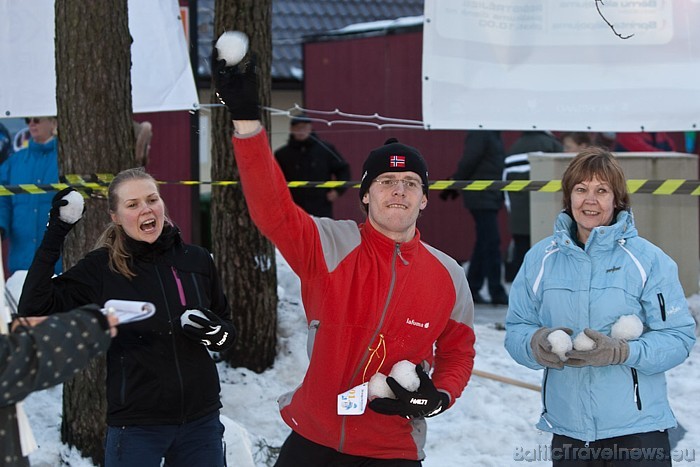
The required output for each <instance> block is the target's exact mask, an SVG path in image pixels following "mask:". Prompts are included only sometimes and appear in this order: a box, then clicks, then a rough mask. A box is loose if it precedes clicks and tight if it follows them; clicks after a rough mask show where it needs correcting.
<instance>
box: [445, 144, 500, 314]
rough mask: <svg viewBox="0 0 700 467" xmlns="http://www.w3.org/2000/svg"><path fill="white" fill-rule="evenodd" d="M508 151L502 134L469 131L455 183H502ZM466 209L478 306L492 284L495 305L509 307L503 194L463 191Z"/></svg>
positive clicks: (471, 274) (469, 277)
mask: <svg viewBox="0 0 700 467" xmlns="http://www.w3.org/2000/svg"><path fill="white" fill-rule="evenodd" d="M504 159H505V151H504V149H503V142H502V141H501V132H500V131H492V130H488V131H487V130H481V131H469V132H468V133H467V136H466V139H465V141H464V151H463V152H462V159H460V161H459V165H458V166H457V171H456V172H455V173H454V175H452V179H453V180H501V177H502V176H503V167H504ZM455 194H456V192H455V191H444V192H443V193H441V194H440V198H442V199H443V200H444V199H447V198H449V197H454V196H455ZM462 196H463V199H464V207H465V208H467V209H468V210H469V212H470V213H471V215H472V217H473V218H474V225H475V227H476V243H475V244H474V249H473V251H472V257H471V260H470V262H469V269H468V271H467V281H468V282H469V288H470V289H471V292H472V297H474V303H487V301H486V299H485V298H483V297H482V296H481V293H480V292H479V291H480V290H481V288H482V286H483V285H484V281H486V282H487V283H488V290H489V295H490V296H491V303H492V304H494V305H507V304H508V295H507V294H506V291H505V288H504V287H503V284H502V283H501V267H502V260H501V250H500V247H501V236H500V233H499V229H498V211H499V210H500V209H501V206H503V194H502V193H501V192H500V191H490V190H486V191H462Z"/></svg>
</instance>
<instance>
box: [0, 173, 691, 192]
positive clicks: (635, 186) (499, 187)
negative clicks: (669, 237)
mask: <svg viewBox="0 0 700 467" xmlns="http://www.w3.org/2000/svg"><path fill="white" fill-rule="evenodd" d="M113 178H114V175H111V174H92V175H75V174H71V175H66V176H65V177H61V183H47V184H39V185H37V184H21V185H0V196H12V195H18V194H43V193H47V192H51V191H58V190H62V189H63V188H66V187H67V186H73V187H76V188H78V189H81V190H84V191H87V192H92V191H98V192H99V191H104V189H105V187H107V186H108V185H109V183H110V182H111V181H112V179H113ZM158 183H159V184H162V185H185V186H199V185H211V186H230V185H231V186H236V185H238V183H239V182H238V181H235V180H220V181H199V180H178V181H167V180H166V181H162V180H158ZM288 186H289V187H291V188H359V187H360V182H358V181H334V180H330V181H318V182H315V181H291V182H288ZM429 189H431V190H446V189H453V190H463V191H507V192H521V191H529V192H538V193H556V192H559V191H561V181H560V180H545V181H538V180H509V181H506V180H433V181H431V182H430V184H429ZM627 189H628V190H629V192H630V193H648V194H654V195H691V196H698V195H700V180H686V179H666V180H642V179H639V180H627Z"/></svg>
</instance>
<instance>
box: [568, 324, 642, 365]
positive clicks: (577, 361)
mask: <svg viewBox="0 0 700 467" xmlns="http://www.w3.org/2000/svg"><path fill="white" fill-rule="evenodd" d="M583 332H584V333H585V334H586V335H587V336H588V337H590V338H591V339H593V341H594V342H595V348H594V349H593V350H572V351H570V352H567V354H566V356H567V357H569V359H568V360H567V361H566V362H565V364H566V365H567V366H573V367H582V366H607V365H619V364H621V363H624V362H625V360H627V357H629V354H630V346H629V345H628V344H627V341H625V340H624V339H615V338H614V337H609V336H606V335H605V334H603V333H602V332H598V331H595V330H593V329H589V328H586V329H584V330H583Z"/></svg>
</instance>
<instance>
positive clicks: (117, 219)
mask: <svg viewBox="0 0 700 467" xmlns="http://www.w3.org/2000/svg"><path fill="white" fill-rule="evenodd" d="M70 190H72V189H71V188H68V189H66V190H64V191H63V192H59V193H58V194H57V195H56V196H55V197H54V201H53V207H52V209H51V212H50V217H49V223H48V226H47V230H46V233H45V235H44V238H43V240H42V243H41V245H40V246H39V249H38V250H37V253H36V255H35V256H34V261H33V262H32V265H31V267H30V268H29V271H28V273H27V277H26V279H25V282H24V288H23V290H22V296H21V298H20V302H19V314H20V315H28V314H41V315H48V314H53V313H60V312H63V311H66V310H69V309H71V308H74V307H76V306H80V305H83V304H86V303H98V304H104V303H105V302H106V301H107V300H109V299H120V300H141V301H147V302H151V303H153V305H155V308H156V312H155V314H154V315H153V316H152V317H151V318H149V319H147V320H143V321H139V322H134V323H130V324H128V325H124V326H123V327H122V328H121V329H120V333H119V336H118V337H117V338H115V339H114V340H113V342H112V345H111V346H110V348H109V351H108V352H107V426H108V427H107V440H106V454H105V464H106V466H108V467H114V466H124V467H126V466H132V465H139V466H143V467H151V466H152V467H156V466H160V465H161V461H162V458H165V463H166V464H167V465H168V466H172V467H185V466H186V467H197V466H202V467H205V466H206V467H222V466H223V465H224V452H223V447H222V438H223V431H224V427H223V425H222V424H221V422H220V421H219V409H220V408H221V401H220V394H219V393H220V385H219V375H218V371H217V368H216V364H215V362H214V360H213V359H212V357H211V355H210V353H209V351H216V352H219V351H223V350H225V349H227V348H229V347H231V346H232V345H233V342H234V338H235V334H236V332H235V329H234V327H233V323H232V320H231V310H230V309H229V305H228V302H227V299H226V296H225V295H224V292H223V290H222V288H221V284H220V281H219V275H218V273H217V271H216V267H215V266H214V261H213V260H212V257H211V255H210V254H209V252H208V251H206V250H205V249H204V248H201V247H198V246H194V245H188V244H186V243H184V242H183V241H182V238H181V237H180V232H179V230H178V228H177V227H176V226H175V225H173V224H172V222H171V221H170V220H169V219H168V218H167V216H166V213H165V204H164V202H163V200H162V198H161V197H160V193H159V191H158V185H157V183H156V181H155V180H154V179H153V177H151V176H150V175H149V174H148V173H146V172H145V171H144V170H143V169H142V168H138V169H129V170H125V171H122V172H120V173H119V174H118V175H117V176H116V177H115V178H114V180H113V181H112V183H111V184H110V186H109V189H108V201H109V212H110V216H111V219H112V222H111V223H110V224H109V225H108V226H107V228H106V229H105V231H104V232H103V234H102V236H101V237H100V238H99V239H98V241H97V246H98V247H97V249H95V250H93V251H91V252H90V253H88V254H87V255H86V256H85V257H84V258H83V259H81V260H80V261H79V262H78V263H77V264H76V265H75V266H73V267H72V268H70V269H69V270H68V271H66V272H65V273H63V274H62V275H60V276H57V277H55V278H53V279H52V278H51V276H52V272H53V265H54V263H55V262H56V260H57V259H58V257H59V254H60V250H61V247H62V245H63V241H64V238H65V236H66V235H67V234H68V233H69V232H70V230H71V228H72V227H73V224H70V223H68V222H66V220H65V219H63V218H62V214H60V206H62V205H65V204H66V203H68V204H69V205H70V203H72V202H73V201H71V200H70V199H71V198H70V197H69V195H70ZM73 222H76V221H75V220H74V221H73ZM187 310H197V312H198V313H200V316H193V317H191V318H190V321H192V323H194V325H192V324H187V323H185V324H184V325H182V324H181V316H182V315H183V314H184V313H185V312H186V311H187ZM125 446H129V448H128V449H127V448H126V447H125Z"/></svg>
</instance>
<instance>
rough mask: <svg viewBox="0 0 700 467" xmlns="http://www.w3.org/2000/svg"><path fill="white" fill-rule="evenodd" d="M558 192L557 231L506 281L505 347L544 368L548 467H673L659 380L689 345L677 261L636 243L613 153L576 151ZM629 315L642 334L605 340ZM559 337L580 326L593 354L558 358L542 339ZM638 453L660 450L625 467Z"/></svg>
mask: <svg viewBox="0 0 700 467" xmlns="http://www.w3.org/2000/svg"><path fill="white" fill-rule="evenodd" d="M562 190H563V194H564V197H563V204H564V210H563V211H562V212H561V213H560V214H559V216H558V217H557V219H556V222H555V225H554V235H552V236H551V237H548V238H546V239H544V240H542V241H540V242H539V243H537V244H536V245H534V246H533V247H532V249H531V250H530V251H529V252H528V254H527V255H526V257H525V261H524V263H523V266H522V268H521V269H520V271H519V273H518V275H517V277H516V278H515V281H514V282H513V286H512V288H511V291H510V300H509V306H508V314H507V317H506V339H505V346H506V349H507V350H508V352H509V353H510V355H511V356H512V357H513V358H514V359H515V360H516V361H517V362H518V363H520V364H521V365H524V366H527V367H529V368H533V369H542V368H544V375H543V381H542V415H541V418H540V421H539V423H538V424H537V427H538V428H539V429H541V430H544V431H549V432H552V433H553V434H554V436H553V439H552V452H551V454H552V459H553V465H554V466H557V467H561V466H569V465H572V466H575V465H586V466H603V465H614V466H620V465H635V466H640V465H644V466H648V465H649V466H651V465H653V466H662V465H663V466H670V465H671V460H670V458H668V456H669V455H670V446H669V441H668V434H667V431H666V430H667V429H668V428H672V427H674V426H676V420H675V417H674V415H673V412H672V411H671V408H670V406H669V403H668V398H667V395H666V379H665V376H664V372H665V371H666V370H669V369H671V368H673V367H675V366H676V365H679V364H680V363H682V362H683V361H684V360H685V359H686V358H687V357H688V354H689V352H690V349H691V348H692V346H693V344H694V343H695V333H694V330H695V322H694V320H693V318H692V317H691V316H690V313H689V312H688V303H687V301H686V298H685V294H684V292H683V289H682V287H681V284H680V281H679V279H678V270H677V266H676V263H675V262H674V261H673V260H672V259H671V258H670V257H668V256H667V255H666V254H665V253H664V252H663V251H662V250H661V249H660V248H658V247H657V246H655V245H653V244H652V243H650V242H649V241H648V240H645V239H643V238H641V237H640V236H638V235H637V229H636V228H635V226H634V219H633V216H632V213H631V212H630V207H629V195H628V193H627V185H626V181H625V176H624V173H623V172H622V168H621V167H620V165H619V164H618V162H617V161H616V160H615V158H614V157H613V155H612V154H610V153H609V152H608V151H606V150H604V149H602V148H589V149H585V150H584V151H583V152H581V153H579V154H578V155H577V156H576V157H575V158H574V159H573V160H572V162H571V164H570V165H569V167H568V168H567V169H566V171H565V172H564V176H563V178H562ZM624 315H635V316H636V317H638V318H639V320H641V322H642V323H643V332H642V334H641V336H639V337H638V338H634V339H632V338H628V339H623V338H615V337H611V336H610V334H611V328H612V326H613V324H615V323H616V322H617V320H618V319H619V318H620V317H621V316H624ZM557 329H561V330H563V331H564V332H566V333H567V334H569V335H570V336H572V337H575V336H577V335H578V334H579V333H581V332H583V331H584V330H585V335H586V336H588V337H589V338H590V339H591V340H592V342H593V345H594V348H593V349H592V350H586V351H584V350H576V349H573V350H570V351H568V352H567V353H566V354H565V355H562V357H560V356H559V355H557V354H556V353H555V352H553V349H552V345H551V342H550V341H549V339H548V337H549V335H550V334H551V333H552V332H553V331H555V330H557ZM589 342H591V341H590V340H589ZM577 347H579V346H578V345H577ZM554 350H558V349H557V348H556V346H555V349H554ZM606 448H609V450H607V449H606ZM634 448H652V449H653V448H656V450H652V451H648V450H647V451H646V454H643V455H642V456H641V457H642V459H641V460H643V461H644V462H643V463H640V462H641V461H639V462H637V461H632V462H633V463H631V464H629V463H628V462H630V461H629V459H630V458H633V457H632V455H631V452H632V451H629V450H631V449H634ZM662 450H663V451H662ZM596 453H598V455H597V456H596ZM586 454H587V455H588V456H589V459H588V460H585V461H582V460H580V459H581V458H585V456H586ZM606 457H607V459H606ZM650 457H651V459H649V458H650ZM624 459H627V461H626V462H625V463H620V460H624ZM610 461H614V463H612V464H610V463H606V462H610ZM635 462H636V463H635Z"/></svg>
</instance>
